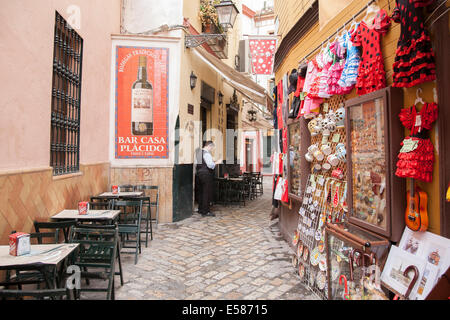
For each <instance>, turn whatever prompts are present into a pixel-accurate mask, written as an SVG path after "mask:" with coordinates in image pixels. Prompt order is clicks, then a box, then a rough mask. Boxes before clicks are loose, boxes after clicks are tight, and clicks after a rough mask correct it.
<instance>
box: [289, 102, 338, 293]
mask: <svg viewBox="0 0 450 320" xmlns="http://www.w3.org/2000/svg"><path fill="white" fill-rule="evenodd" d="M343 102H344V97H343V96H334V97H332V98H330V99H328V100H327V102H326V103H324V104H323V105H322V108H321V113H320V115H318V117H319V118H325V117H326V115H327V114H331V113H335V112H337V111H338V110H342V109H343ZM311 122H313V123H317V124H318V125H317V127H316V128H315V129H313V131H314V130H316V129H318V130H317V132H316V133H315V134H314V135H311V140H310V143H309V144H308V145H306V148H308V147H309V146H310V145H317V146H318V148H319V149H321V150H324V149H322V147H323V146H325V145H327V146H328V147H329V149H328V152H327V153H328V154H334V153H336V150H337V148H336V146H337V145H338V144H341V145H344V146H345V143H346V134H345V128H344V126H336V127H335V128H332V127H331V128H330V129H331V130H328V132H326V131H325V129H326V128H325V127H322V126H321V125H320V124H319V122H318V121H316V120H311V121H309V123H308V128H310V127H311V125H312V123H311ZM310 131H312V130H311V129H310ZM324 133H325V134H324ZM308 136H309V134H308ZM306 148H305V147H304V146H302V150H303V153H304V152H305V150H306ZM302 159H305V154H302ZM320 159H321V160H320ZM320 159H318V158H316V157H315V158H314V159H313V160H312V161H311V163H310V166H311V174H310V175H309V176H308V177H307V181H306V185H305V189H304V191H303V198H302V202H301V206H300V209H299V220H298V227H297V230H298V243H297V252H296V261H297V269H298V274H299V277H300V279H301V281H302V283H303V284H304V285H306V286H307V287H308V288H309V289H310V290H311V291H313V292H314V293H316V294H317V296H318V297H320V298H321V299H327V298H328V283H327V263H326V251H325V226H326V223H327V222H330V223H331V222H334V223H339V222H343V221H344V220H345V219H346V217H345V211H344V207H345V205H344V201H345V199H346V192H347V183H346V181H345V177H346V170H347V169H346V168H347V166H346V162H345V157H344V158H341V160H339V161H338V162H337V164H335V165H334V166H329V167H328V168H327V167H326V166H325V167H324V164H325V165H326V164H327V162H328V161H327V154H325V155H324V157H323V159H322V158H320ZM336 169H339V170H340V171H339V172H341V174H340V175H335V176H333V175H332V173H333V172H334V171H335V170H336Z"/></svg>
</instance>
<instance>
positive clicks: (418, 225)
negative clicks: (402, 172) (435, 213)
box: [405, 178, 428, 231]
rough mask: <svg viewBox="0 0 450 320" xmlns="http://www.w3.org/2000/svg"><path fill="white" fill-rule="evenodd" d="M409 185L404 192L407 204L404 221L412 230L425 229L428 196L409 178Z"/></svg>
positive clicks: (426, 226) (426, 224)
mask: <svg viewBox="0 0 450 320" xmlns="http://www.w3.org/2000/svg"><path fill="white" fill-rule="evenodd" d="M409 182H410V187H409V190H408V192H407V194H406V200H407V204H408V205H407V206H406V212H405V223H406V226H407V227H408V228H410V229H411V230H413V231H426V230H427V228H428V212H427V207H428V196H427V194H426V193H425V192H424V191H422V189H420V188H419V187H418V186H417V187H416V186H415V185H414V179H411V178H410V181H409Z"/></svg>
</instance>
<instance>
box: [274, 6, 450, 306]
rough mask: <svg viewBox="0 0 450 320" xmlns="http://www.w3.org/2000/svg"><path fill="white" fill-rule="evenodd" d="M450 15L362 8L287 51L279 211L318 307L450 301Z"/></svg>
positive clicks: (280, 84) (438, 9)
mask: <svg viewBox="0 0 450 320" xmlns="http://www.w3.org/2000/svg"><path fill="white" fill-rule="evenodd" d="M313 9H314V8H313ZM446 10H447V5H446V1H443V2H441V1H428V0H427V1H414V0H397V1H388V0H385V1H383V0H380V1H368V3H362V1H353V2H352V4H351V5H349V7H348V8H347V9H346V10H344V11H343V12H341V13H340V14H338V16H336V17H335V18H334V20H332V21H331V22H329V23H332V26H331V27H330V28H323V29H322V30H319V28H318V26H317V24H314V23H311V22H304V24H303V25H305V24H307V23H310V24H311V25H310V28H309V29H308V28H304V29H305V30H304V32H303V34H302V33H301V32H298V31H297V32H295V33H294V36H292V34H291V32H289V33H288V34H287V35H286V38H288V37H290V36H291V38H290V39H289V40H290V43H292V40H293V39H295V37H298V41H297V42H296V45H295V46H292V47H291V48H290V49H289V50H286V47H283V41H282V42H281V44H280V47H279V48H278V52H277V54H278V56H276V58H275V64H276V67H275V72H276V73H275V74H276V84H277V85H276V87H275V88H274V98H275V101H276V104H275V111H274V120H275V121H274V122H275V128H276V129H278V130H280V137H281V139H280V150H281V151H282V152H280V153H279V154H276V155H275V157H274V158H275V159H276V161H274V162H273V171H274V174H275V175H274V206H276V207H277V206H279V208H280V221H279V225H280V228H281V230H282V233H283V235H284V237H285V239H286V240H287V241H289V243H290V244H291V246H292V249H293V254H292V264H293V267H294V268H295V270H296V272H297V273H298V281H299V282H301V283H303V284H304V285H306V286H307V287H308V288H309V289H310V290H312V291H314V292H315V293H316V294H317V296H318V297H319V298H321V299H330V300H331V299H332V300H339V299H352V300H353V299H355V300H359V299H368V300H373V299H398V298H401V299H425V298H427V297H428V298H430V297H434V298H443V297H444V296H445V299H447V297H449V296H450V292H448V291H447V290H449V289H448V282H446V283H443V279H444V280H445V278H444V277H442V275H444V274H445V273H447V276H448V274H449V272H448V267H449V264H450V240H449V239H448V238H449V236H450V234H449V230H448V220H447V219H448V205H449V203H448V202H446V201H449V200H450V199H448V197H449V196H450V195H449V194H448V192H450V191H449V190H448V189H447V188H448V186H449V181H450V180H449V179H448V175H447V174H448V169H449V164H448V157H447V158H446V157H445V153H446V152H447V153H448V150H450V149H448V148H447V149H446V146H447V144H448V141H447V142H446V141H444V137H445V133H447V134H449V128H448V126H449V124H447V126H445V121H447V122H449V120H450V114H449V111H448V110H446V109H448V108H449V106H450V101H449V99H448V93H447V92H445V91H446V90H447V91H448V87H449V86H448V84H449V82H448V78H449V75H448V73H449V72H450V69H449V67H448V62H447V61H445V60H446V59H447V60H448V58H447V57H448V51H446V50H448V47H446V46H448V10H447V11H446ZM442 12H444V14H442ZM307 14H308V12H307ZM300 19H305V17H302V18H300ZM443 19H444V22H442V21H443ZM304 21H306V20H304ZM445 21H446V22H445ZM445 23H446V24H447V27H446V28H444V27H445ZM296 26H298V24H297V25H296ZM442 26H444V27H442ZM316 29H317V30H316ZM335 30H337V31H335ZM315 31H317V32H315ZM443 39H446V40H447V44H446V45H445V44H442V43H440V41H442V40H443ZM283 40H284V39H283ZM280 52H282V53H283V55H282V56H280ZM277 60H278V61H277ZM443 70H444V71H443ZM438 133H439V134H438ZM446 196H447V199H446ZM446 216H447V219H446ZM446 286H447V287H446Z"/></svg>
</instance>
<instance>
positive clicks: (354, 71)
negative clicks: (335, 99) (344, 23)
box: [338, 25, 361, 92]
mask: <svg viewBox="0 0 450 320" xmlns="http://www.w3.org/2000/svg"><path fill="white" fill-rule="evenodd" d="M357 26H358V25H357ZM351 35H352V34H351V33H350V32H346V33H345V34H344V36H343V37H342V40H343V41H342V46H343V48H344V50H345V52H346V57H345V65H344V70H343V71H342V74H341V77H340V79H339V81H338V84H339V86H341V87H342V88H343V90H344V91H348V92H350V91H351V90H352V89H353V87H354V86H355V84H356V82H357V79H358V68H359V64H360V63H361V55H360V53H359V50H358V48H357V47H355V46H354V45H353V42H352V41H351V37H352V36H351Z"/></svg>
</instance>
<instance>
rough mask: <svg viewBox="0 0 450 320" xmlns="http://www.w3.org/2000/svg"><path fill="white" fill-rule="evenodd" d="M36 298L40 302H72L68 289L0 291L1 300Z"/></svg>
mask: <svg viewBox="0 0 450 320" xmlns="http://www.w3.org/2000/svg"><path fill="white" fill-rule="evenodd" d="M26 297H27V298H34V299H38V300H56V299H59V300H61V299H64V298H65V300H71V298H70V292H69V290H67V289H46V290H8V289H7V290H0V299H3V300H19V299H20V300H23V298H26Z"/></svg>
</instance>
